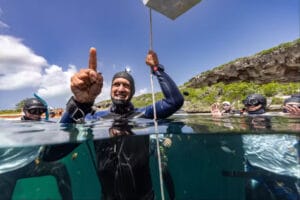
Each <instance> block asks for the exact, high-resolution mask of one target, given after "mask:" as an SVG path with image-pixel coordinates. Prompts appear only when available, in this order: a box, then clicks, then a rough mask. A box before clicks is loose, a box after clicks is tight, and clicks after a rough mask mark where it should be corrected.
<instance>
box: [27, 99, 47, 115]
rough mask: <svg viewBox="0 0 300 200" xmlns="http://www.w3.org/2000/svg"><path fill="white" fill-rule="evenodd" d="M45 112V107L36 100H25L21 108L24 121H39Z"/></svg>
mask: <svg viewBox="0 0 300 200" xmlns="http://www.w3.org/2000/svg"><path fill="white" fill-rule="evenodd" d="M46 111H47V107H46V106H45V105H44V104H43V103H42V102H40V101H39V100H38V99H37V98H30V99H26V100H25V102H24V106H23V112H24V114H25V119H28V120H40V119H41V115H42V114H43V113H45V112H46Z"/></svg>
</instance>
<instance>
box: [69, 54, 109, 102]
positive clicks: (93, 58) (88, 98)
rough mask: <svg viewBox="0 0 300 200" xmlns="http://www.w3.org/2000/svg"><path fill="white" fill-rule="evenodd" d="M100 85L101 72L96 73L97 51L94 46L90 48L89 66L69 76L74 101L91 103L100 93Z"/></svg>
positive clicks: (101, 81) (101, 80)
mask: <svg viewBox="0 0 300 200" xmlns="http://www.w3.org/2000/svg"><path fill="white" fill-rule="evenodd" d="M102 86H103V77H102V75H101V73H97V52H96V49H95V48H91V49H90V57H89V66H88V68H87V69H81V70H80V71H79V72H78V73H76V74H74V75H73V76H72V77H71V90H72V92H73V94H74V98H75V100H76V101H78V102H80V103H91V102H94V101H95V99H96V97H97V96H98V95H99V94H100V93H101V90H102Z"/></svg>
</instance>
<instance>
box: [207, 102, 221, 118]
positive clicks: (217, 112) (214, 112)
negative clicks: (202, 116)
mask: <svg viewBox="0 0 300 200" xmlns="http://www.w3.org/2000/svg"><path fill="white" fill-rule="evenodd" d="M210 112H211V114H212V116H221V115H222V113H221V111H220V109H219V104H218V103H214V104H212V105H211V107H210Z"/></svg>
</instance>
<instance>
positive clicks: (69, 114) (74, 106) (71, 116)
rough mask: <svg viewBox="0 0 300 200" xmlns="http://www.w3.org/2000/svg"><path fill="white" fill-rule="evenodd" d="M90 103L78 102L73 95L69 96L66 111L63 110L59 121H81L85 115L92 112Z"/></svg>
mask: <svg viewBox="0 0 300 200" xmlns="http://www.w3.org/2000/svg"><path fill="white" fill-rule="evenodd" d="M93 104H94V102H91V103H79V102H77V101H76V100H75V99H74V97H71V98H70V100H69V101H68V103H67V106H66V111H65V112H64V114H63V116H62V118H61V120H60V122H61V123H83V122H84V119H85V116H86V115H87V114H88V113H91V112H92V106H93Z"/></svg>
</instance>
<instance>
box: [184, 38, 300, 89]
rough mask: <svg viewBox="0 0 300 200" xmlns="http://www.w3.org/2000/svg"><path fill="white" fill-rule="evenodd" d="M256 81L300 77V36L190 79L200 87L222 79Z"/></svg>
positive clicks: (260, 82)
mask: <svg viewBox="0 0 300 200" xmlns="http://www.w3.org/2000/svg"><path fill="white" fill-rule="evenodd" d="M237 81H246V82H249V81H253V82H255V83H258V84H264V83H269V82H272V81H277V82H299V81H300V39H298V40H295V41H293V42H289V43H284V44H281V45H279V46H277V47H274V48H271V49H268V50H265V51H262V52H260V53H257V54H255V55H253V56H250V57H244V58H239V59H237V60H235V61H232V62H230V63H227V64H224V65H222V66H219V67H216V68H214V69H212V70H210V71H206V72H204V73H201V74H199V75H197V76H195V77H193V78H192V79H190V80H189V81H188V82H187V83H186V86H187V87H193V88H199V87H203V86H210V85H213V84H215V83H218V82H223V83H225V84H226V83H232V82H237Z"/></svg>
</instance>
